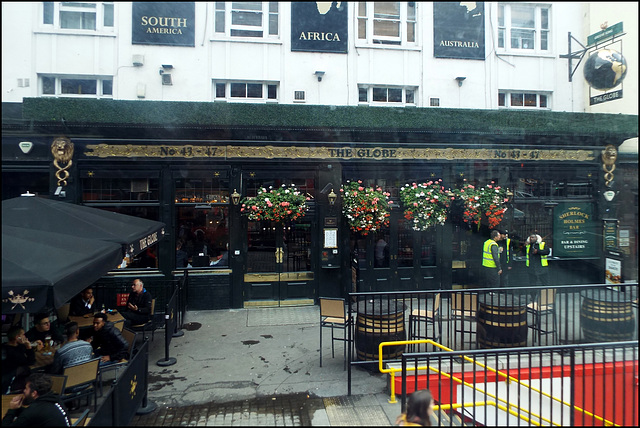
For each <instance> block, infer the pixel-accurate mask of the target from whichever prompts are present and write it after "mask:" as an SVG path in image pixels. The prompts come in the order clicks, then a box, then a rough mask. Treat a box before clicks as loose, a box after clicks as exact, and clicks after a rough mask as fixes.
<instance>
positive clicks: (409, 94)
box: [406, 89, 416, 104]
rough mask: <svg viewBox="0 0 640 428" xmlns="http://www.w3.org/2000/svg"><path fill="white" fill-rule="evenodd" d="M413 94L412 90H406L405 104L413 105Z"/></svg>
mask: <svg viewBox="0 0 640 428" xmlns="http://www.w3.org/2000/svg"><path fill="white" fill-rule="evenodd" d="M415 102H416V101H415V93H414V91H413V90H412V89H407V101H406V103H407V104H415Z"/></svg>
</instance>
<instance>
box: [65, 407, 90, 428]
mask: <svg viewBox="0 0 640 428" xmlns="http://www.w3.org/2000/svg"><path fill="white" fill-rule="evenodd" d="M88 417H89V409H88V408H87V409H84V411H83V412H82V414H81V415H80V416H79V417H77V418H70V419H71V426H72V427H83V426H85V425H86V424H87V418H88Z"/></svg>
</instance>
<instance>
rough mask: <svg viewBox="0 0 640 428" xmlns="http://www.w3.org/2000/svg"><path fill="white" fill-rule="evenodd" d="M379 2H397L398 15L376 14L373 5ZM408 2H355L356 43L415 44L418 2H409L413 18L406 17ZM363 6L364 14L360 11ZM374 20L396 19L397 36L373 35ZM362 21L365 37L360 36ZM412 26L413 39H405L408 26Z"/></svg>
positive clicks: (385, 45) (370, 44) (371, 44)
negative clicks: (411, 6)
mask: <svg viewBox="0 0 640 428" xmlns="http://www.w3.org/2000/svg"><path fill="white" fill-rule="evenodd" d="M381 3H398V4H399V6H400V16H399V18H392V17H384V16H378V15H376V14H375V6H376V4H377V5H380V4H381ZM408 3H409V2H372V1H368V2H357V3H356V4H355V13H354V15H355V19H356V23H355V37H356V44H357V45H362V44H364V45H367V46H379V47H385V48H388V47H389V46H403V47H407V46H416V44H417V35H418V31H419V30H418V22H417V19H418V18H417V17H418V5H419V2H410V3H413V5H414V6H413V8H414V13H413V15H414V16H413V18H412V19H409V17H408V8H409V6H408ZM363 6H364V14H361V13H362V7H363ZM374 21H387V22H394V21H397V22H398V23H399V24H398V25H399V29H398V33H399V34H398V36H390V35H375V34H374V33H373V31H374ZM362 22H364V25H365V33H366V34H365V37H364V38H361V35H360V24H361V23H362ZM409 25H412V26H413V40H407V36H408V34H409V31H408V26H409Z"/></svg>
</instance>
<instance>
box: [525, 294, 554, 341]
mask: <svg viewBox="0 0 640 428" xmlns="http://www.w3.org/2000/svg"><path fill="white" fill-rule="evenodd" d="M555 299H556V289H555V288H545V289H543V290H540V293H539V294H538V296H537V298H536V300H535V301H534V302H532V303H529V304H528V305H527V312H528V313H530V314H532V315H533V322H532V323H531V324H529V328H530V329H532V330H533V333H534V334H533V344H534V345H535V344H536V339H537V342H538V343H542V336H543V335H547V334H553V339H552V344H553V345H557V342H558V335H557V334H556V331H557V323H556V307H555ZM543 315H544V320H545V322H544V324H545V325H544V327H543V326H542V316H543ZM549 316H551V322H549Z"/></svg>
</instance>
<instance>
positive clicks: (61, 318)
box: [56, 303, 71, 326]
mask: <svg viewBox="0 0 640 428" xmlns="http://www.w3.org/2000/svg"><path fill="white" fill-rule="evenodd" d="M69 309H71V303H65V304H64V305H62V306H60V307H59V308H58V309H57V310H56V313H57V314H58V324H59V325H60V326H64V325H65V324H66V323H67V321H68V320H69Z"/></svg>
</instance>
